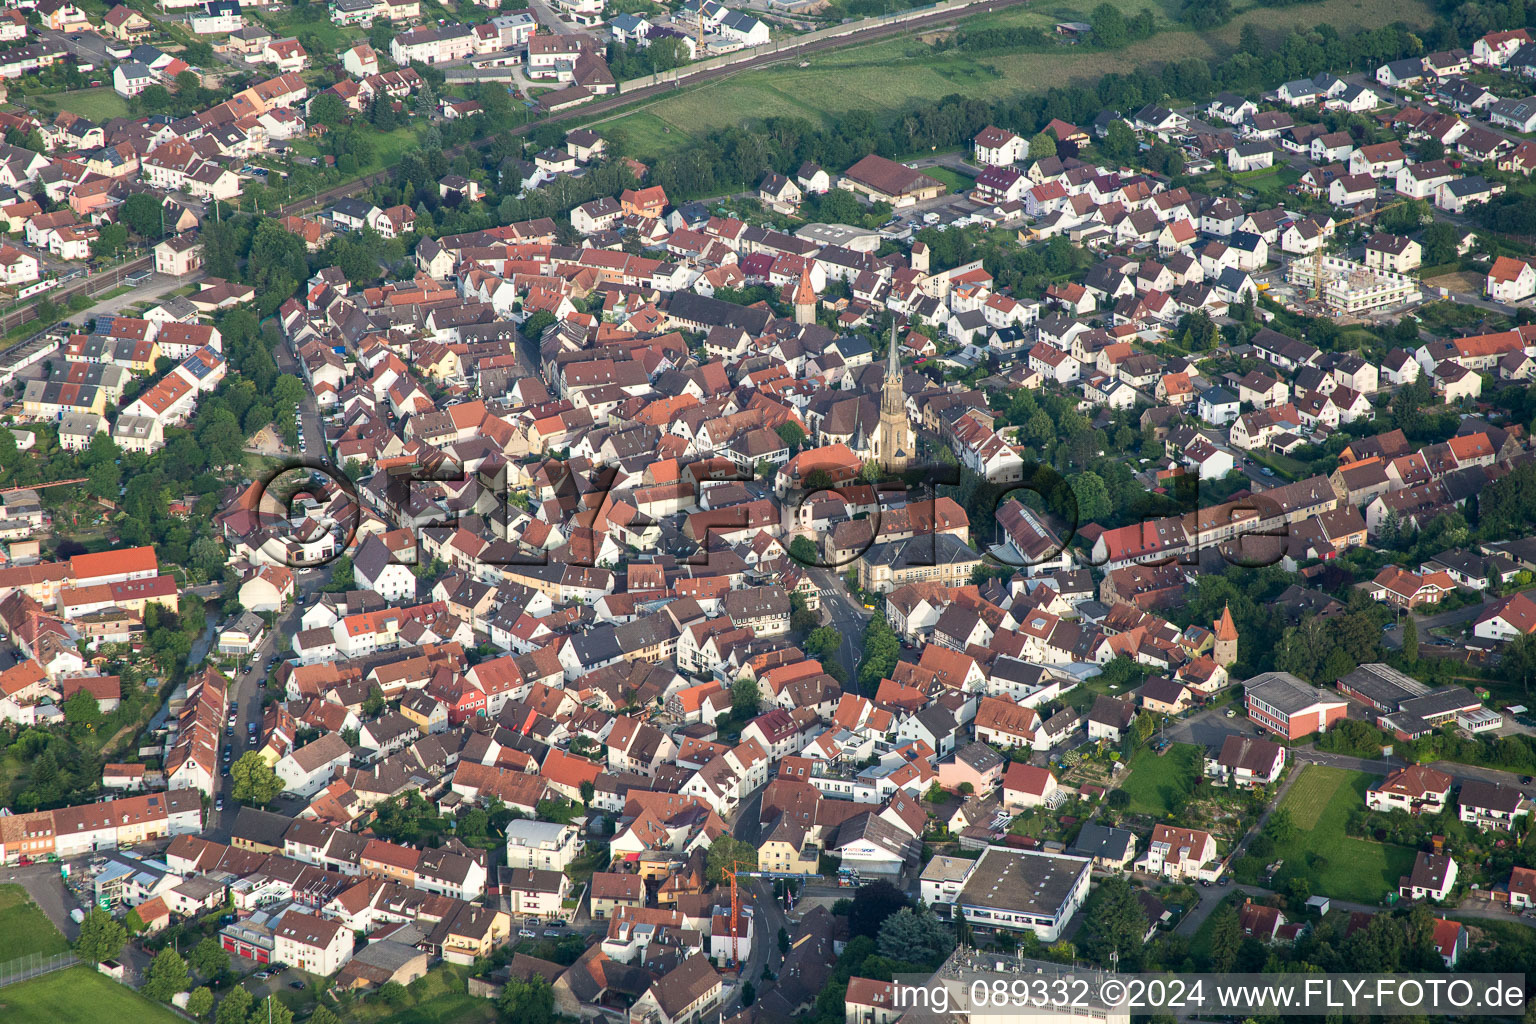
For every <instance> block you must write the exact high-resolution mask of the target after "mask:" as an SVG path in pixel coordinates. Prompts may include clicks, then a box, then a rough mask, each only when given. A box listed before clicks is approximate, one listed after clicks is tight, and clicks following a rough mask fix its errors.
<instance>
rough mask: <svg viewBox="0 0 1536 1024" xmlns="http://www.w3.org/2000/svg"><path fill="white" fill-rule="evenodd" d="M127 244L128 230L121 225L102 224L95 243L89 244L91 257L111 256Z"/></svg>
mask: <svg viewBox="0 0 1536 1024" xmlns="http://www.w3.org/2000/svg"><path fill="white" fill-rule="evenodd" d="M127 244H128V229H127V228H126V227H124V226H123V225H121V224H103V225H102V226H101V228H100V234H98V235H97V236H96V241H94V242H92V243H91V255H93V256H98V257H101V256H112V255H115V254H116V253H117V251H118V250H119V249H121V248H122V247H123V246H125V245H127Z"/></svg>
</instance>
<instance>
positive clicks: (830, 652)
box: [805, 626, 843, 662]
mask: <svg viewBox="0 0 1536 1024" xmlns="http://www.w3.org/2000/svg"><path fill="white" fill-rule="evenodd" d="M842 646H843V634H842V633H840V632H839V631H838V630H836V629H834V628H833V627H831V626H817V627H816V628H815V629H813V630H811V632H810V635H809V636H807V637H806V638H805V653H806V654H809V655H810V656H811V657H813V658H815V659H816V660H817V661H820V662H828V661H831V660H832V659H833V658H835V657H837V651H838V648H840V647H842Z"/></svg>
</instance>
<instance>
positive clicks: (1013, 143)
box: [971, 125, 1029, 167]
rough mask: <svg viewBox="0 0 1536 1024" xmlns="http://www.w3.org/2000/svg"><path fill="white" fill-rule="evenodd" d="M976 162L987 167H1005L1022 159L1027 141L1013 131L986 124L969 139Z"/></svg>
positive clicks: (1027, 149) (1026, 151)
mask: <svg viewBox="0 0 1536 1024" xmlns="http://www.w3.org/2000/svg"><path fill="white" fill-rule="evenodd" d="M971 144H972V149H973V151H974V152H975V154H976V162H977V163H979V164H985V165H987V166H989V167H1007V166H1008V165H1010V164H1016V163H1018V162H1019V161H1020V160H1022V159H1024V156H1025V154H1027V153H1028V152H1029V143H1028V142H1026V141H1025V140H1024V139H1022V138H1020V137H1019V136H1017V135H1015V134H1013V132H1010V131H1007V130H1005V129H1003V128H997V127H994V126H992V125H988V126H987V127H985V128H983V129H982V130H981V131H980V132H978V133H977V134H976V137H975V138H974V139H972V140H971Z"/></svg>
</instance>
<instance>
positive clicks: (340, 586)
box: [325, 555, 357, 594]
mask: <svg viewBox="0 0 1536 1024" xmlns="http://www.w3.org/2000/svg"><path fill="white" fill-rule="evenodd" d="M353 572H354V570H353V568H352V559H351V557H349V556H347V555H337V556H336V560H335V561H334V562H332V563H331V582H330V583H328V584H327V585H326V587H325V589H326V590H328V591H330V592H331V593H334V594H339V593H342V592H343V591H347V590H351V589H352V588H353V587H354V586H356V585H357V577H356V576H355V575H353Z"/></svg>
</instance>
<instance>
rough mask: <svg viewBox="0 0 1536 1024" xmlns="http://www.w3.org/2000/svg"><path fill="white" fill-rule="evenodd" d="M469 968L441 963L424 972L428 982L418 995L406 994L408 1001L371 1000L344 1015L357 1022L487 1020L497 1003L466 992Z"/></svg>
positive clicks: (483, 1023) (471, 1023)
mask: <svg viewBox="0 0 1536 1024" xmlns="http://www.w3.org/2000/svg"><path fill="white" fill-rule="evenodd" d="M468 973H469V972H468V971H467V970H465V969H464V968H462V967H445V966H440V967H437V968H435V969H433V970H431V971H428V972H427V974H426V982H427V985H426V987H425V988H423V989H422V990H421V993H420V995H419V996H417V995H409V996H407V997H406V1002H407V1003H408V1004H409V1005H406V1006H402V1007H400V1008H398V1009H396V1008H391V1007H389V1006H386V1005H385V1004H383V1003H381V1002H379V1001H377V1000H370V1001H368V1002H364V1003H360V1004H358V1005H356V1006H354V1007H353V1008H352V1009H351V1011H349V1013H348V1014H347V1018H348V1019H349V1020H351V1021H354V1022H356V1024H487V1022H490V1021H494V1020H495V1019H496V1004H495V1003H494V1002H492V1001H491V1000H489V999H481V998H480V997H479V996H472V995H470V994H469V991H468V989H467V988H466V986H465V979H466V978H467V977H468Z"/></svg>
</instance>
